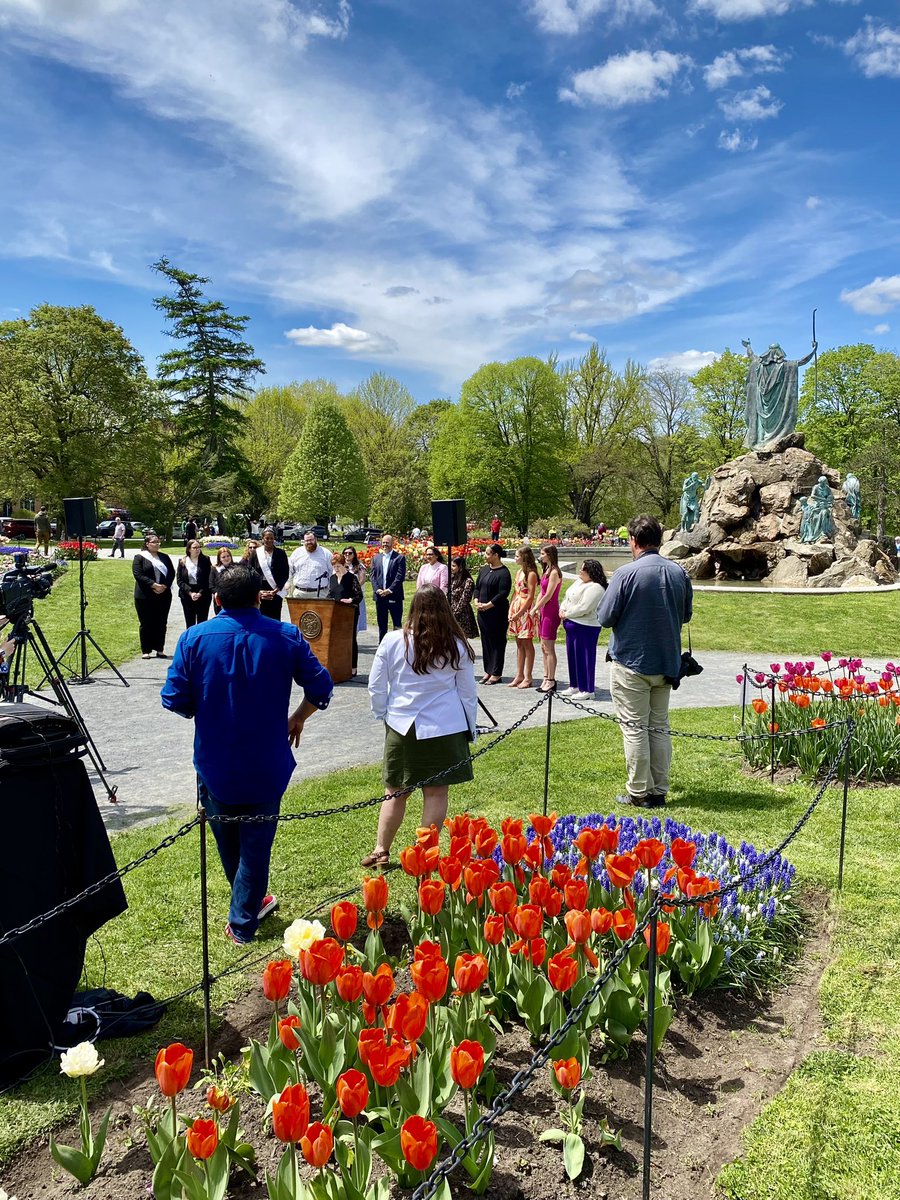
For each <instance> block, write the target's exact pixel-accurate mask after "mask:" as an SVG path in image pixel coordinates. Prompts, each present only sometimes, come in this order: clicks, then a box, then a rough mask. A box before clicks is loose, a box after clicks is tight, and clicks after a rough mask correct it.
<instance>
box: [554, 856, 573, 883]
mask: <svg viewBox="0 0 900 1200" xmlns="http://www.w3.org/2000/svg"><path fill="white" fill-rule="evenodd" d="M550 878H551V879H552V880H553V883H554V885H555V886H556V887H558V888H564V887H565V886H566V884H567V883H568V882H569V880H570V879H571V878H572V868H571V867H570V866H569V864H568V863H564V862H561V863H557V864H556V865H555V866H554V868H553V870H552V871H551V872H550Z"/></svg>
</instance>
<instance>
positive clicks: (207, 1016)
mask: <svg viewBox="0 0 900 1200" xmlns="http://www.w3.org/2000/svg"><path fill="white" fill-rule="evenodd" d="M198 787H199V780H198ZM197 814H198V816H199V817H200V936H201V942H202V953H203V980H202V983H203V1065H204V1066H205V1067H206V1068H207V1070H208V1069H209V1064H210V1041H211V1029H212V1005H211V1001H210V983H211V980H210V975H209V889H208V880H207V870H206V827H207V824H208V822H207V820H206V809H205V808H204V807H203V805H202V803H201V802H200V799H199V796H198V799H197Z"/></svg>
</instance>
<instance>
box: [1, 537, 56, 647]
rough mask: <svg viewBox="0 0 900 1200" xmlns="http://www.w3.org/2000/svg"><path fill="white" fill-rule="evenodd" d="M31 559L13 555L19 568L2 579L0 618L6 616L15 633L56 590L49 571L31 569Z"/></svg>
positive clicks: (43, 568)
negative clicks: (29, 565) (39, 604)
mask: <svg viewBox="0 0 900 1200" xmlns="http://www.w3.org/2000/svg"><path fill="white" fill-rule="evenodd" d="M27 561H28V555H27V554H25V553H19V554H14V555H13V562H14V563H15V566H14V567H13V569H12V570H11V571H5V572H4V574H3V576H2V577H0V616H6V617H7V618H8V619H9V620H10V621H11V622H12V624H13V630H14V633H13V636H15V631H16V630H17V628H18V627H19V626H20V625H21V624H22V623H23V622H24V621H27V620H29V618H31V617H32V616H33V615H34V601H35V600H44V599H45V598H46V597H47V596H49V595H50V589H51V588H52V587H53V572H52V571H48V570H47V568H46V567H28V566H26V565H25V564H26V563H27Z"/></svg>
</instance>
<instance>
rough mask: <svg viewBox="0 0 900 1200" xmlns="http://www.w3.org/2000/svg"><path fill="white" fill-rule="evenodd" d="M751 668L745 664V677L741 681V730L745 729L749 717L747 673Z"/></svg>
mask: <svg viewBox="0 0 900 1200" xmlns="http://www.w3.org/2000/svg"><path fill="white" fill-rule="evenodd" d="M749 670H750V668H749V667H748V666H747V664H746V663H744V669H743V672H742V673H743V676H744V678H743V679H742V680H741V729H743V728H744V720H745V718H746V715H747V672H748V671H749Z"/></svg>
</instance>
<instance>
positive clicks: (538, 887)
mask: <svg viewBox="0 0 900 1200" xmlns="http://www.w3.org/2000/svg"><path fill="white" fill-rule="evenodd" d="M551 890H552V889H551V887H550V880H549V879H547V878H546V877H545V876H543V875H534V876H532V878H531V881H530V883H529V884H528V899H529V900H530V901H531V903H532V904H536V905H537V906H538V907H539V908H543V907H544V905H545V904H546V903H547V899H548V897H549V895H550V892H551Z"/></svg>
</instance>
